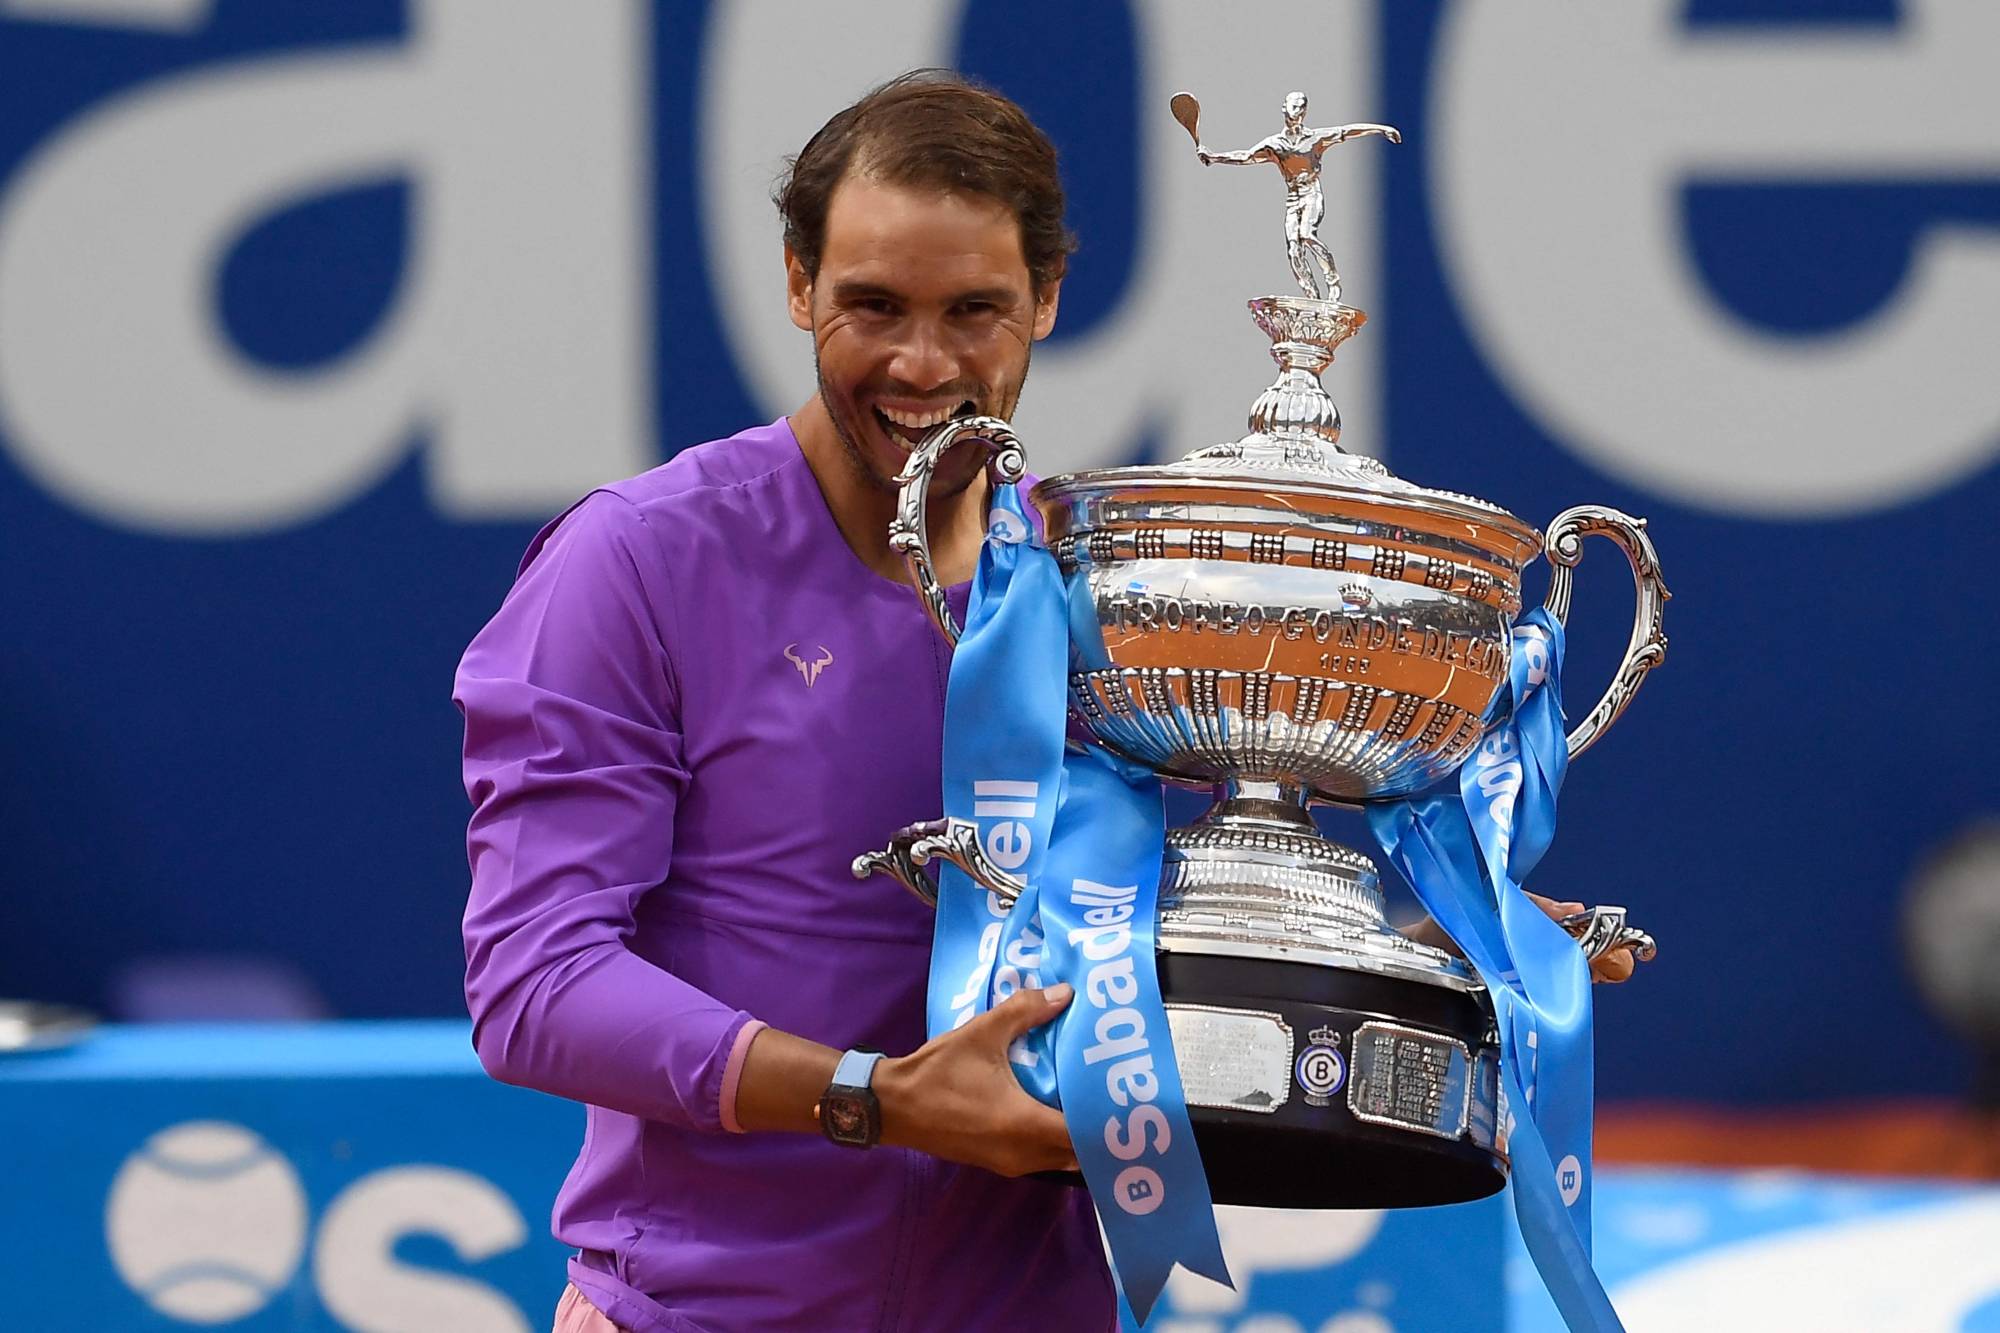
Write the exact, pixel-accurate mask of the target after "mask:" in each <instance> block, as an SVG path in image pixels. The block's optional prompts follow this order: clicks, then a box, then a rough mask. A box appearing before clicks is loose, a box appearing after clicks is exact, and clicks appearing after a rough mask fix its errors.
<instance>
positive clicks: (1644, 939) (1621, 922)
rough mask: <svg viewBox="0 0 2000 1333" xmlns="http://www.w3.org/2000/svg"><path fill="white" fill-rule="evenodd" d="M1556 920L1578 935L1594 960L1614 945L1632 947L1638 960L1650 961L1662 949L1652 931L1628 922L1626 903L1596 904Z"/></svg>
mask: <svg viewBox="0 0 2000 1333" xmlns="http://www.w3.org/2000/svg"><path fill="white" fill-rule="evenodd" d="M1556 924H1557V925H1559V926H1561V927H1562V928H1563V929H1564V930H1566V931H1568V932H1569V933H1570V934H1571V935H1572V936H1574V937H1575V939H1576V944H1577V947H1578V948H1579V949H1582V950H1583V956H1584V958H1585V959H1587V960H1588V961H1590V962H1593V963H1594V962H1596V961H1597V960H1598V959H1600V958H1602V957H1604V955H1605V954H1608V953H1610V952H1611V951H1612V950H1614V949H1630V950H1631V951H1632V960H1633V961H1634V962H1637V963H1650V962H1652V961H1653V959H1654V958H1655V957H1657V956H1658V954H1659V952H1660V949H1659V946H1658V945H1656V944H1654V943H1653V937H1652V936H1651V935H1648V934H1647V933H1646V932H1645V931H1643V930H1640V929H1639V928H1638V927H1637V926H1633V925H1628V924H1627V923H1626V921H1625V909H1624V908H1622V907H1612V906H1609V905H1607V906H1603V907H1592V908H1590V909H1588V910H1587V911H1582V912H1575V913H1572V914H1571V915H1569V916H1566V917H1564V918H1562V919H1561V920H1560V921H1558V922H1557V923H1556Z"/></svg>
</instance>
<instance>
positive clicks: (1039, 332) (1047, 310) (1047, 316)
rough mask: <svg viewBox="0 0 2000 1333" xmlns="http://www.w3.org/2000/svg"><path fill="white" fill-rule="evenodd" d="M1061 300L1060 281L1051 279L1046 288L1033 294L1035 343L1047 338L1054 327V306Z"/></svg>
mask: <svg viewBox="0 0 2000 1333" xmlns="http://www.w3.org/2000/svg"><path fill="white" fill-rule="evenodd" d="M1061 299H1062V279H1061V278H1053V279H1051V280H1050V281H1049V284H1048V285H1047V286H1046V287H1043V288H1042V289H1041V290H1040V291H1038V292H1036V293H1035V341H1036V342H1040V341H1041V340H1042V339H1044V338H1046V337H1048V336H1049V332H1050V330H1052V329H1054V328H1055V326H1056V306H1057V305H1059V304H1060V303H1061Z"/></svg>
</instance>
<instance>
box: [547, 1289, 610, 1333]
mask: <svg viewBox="0 0 2000 1333" xmlns="http://www.w3.org/2000/svg"><path fill="white" fill-rule="evenodd" d="M554 1333H624V1330H623V1329H621V1328H619V1327H618V1325H616V1324H614V1323H612V1322H611V1321H610V1320H609V1319H608V1318H606V1317H605V1315H604V1313H603V1311H601V1310H599V1309H598V1308H597V1307H596V1306H594V1305H592V1304H591V1303H590V1301H589V1300H588V1299H587V1298H586V1297H585V1296H584V1294H583V1293H582V1292H580V1291H578V1290H577V1289H576V1286H575V1284H574V1283H572V1284H571V1285H570V1286H569V1287H568V1288H567V1289H566V1290H565V1291H564V1292H563V1294H562V1301H561V1302H560V1303H559V1304H557V1306H556V1326H555V1330H554Z"/></svg>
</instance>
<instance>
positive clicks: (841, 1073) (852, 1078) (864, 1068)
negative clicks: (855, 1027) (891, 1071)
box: [828, 1051, 882, 1088]
mask: <svg viewBox="0 0 2000 1333" xmlns="http://www.w3.org/2000/svg"><path fill="white" fill-rule="evenodd" d="M881 1059H882V1052H880V1051H848V1052H847V1053H846V1054H844V1055H842V1056H841V1057H840V1063H839V1064H837V1065H835V1066H834V1067H833V1081H832V1083H831V1084H829V1085H828V1086H829V1087H835V1088H866V1087H867V1086H868V1084H869V1082H870V1081H871V1080H872V1079H873V1078H874V1077H875V1066H876V1065H877V1064H878V1063H880V1061H881Z"/></svg>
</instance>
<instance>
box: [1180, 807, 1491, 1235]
mask: <svg viewBox="0 0 2000 1333" xmlns="http://www.w3.org/2000/svg"><path fill="white" fill-rule="evenodd" d="M1221 795H1222V797H1223V799H1221V800H1219V801H1218V802H1217V803H1216V804H1215V805H1214V806H1213V807H1211V809H1210V810H1209V811H1208V813H1207V814H1206V815H1204V816H1203V817H1202V818H1201V819H1200V820H1198V821H1197V822H1195V823H1194V824H1191V825H1188V826H1186V827H1184V828H1177V829H1174V830H1172V831H1171V832H1169V833H1168V835H1167V855H1166V863H1165V865H1164V866H1163V868H1162V874H1161V896H1160V924H1159V948H1160V953H1159V972H1160V991H1161V995H1162V997H1163V998H1164V1000H1165V1002H1166V1008H1167V1018H1168V1022H1169V1023H1170V1025H1171V1026H1172V1029H1173V1037H1174V1054H1175V1062H1176V1064H1177V1065H1178V1066H1179V1068H1180V1073H1181V1082H1182V1086H1183V1090H1184V1092H1185V1094H1186V1099H1187V1104H1188V1109H1189V1115H1190V1117H1191V1119H1192V1120H1193V1122H1194V1127H1195V1138H1196V1141H1197V1142H1199V1143H1200V1145H1201V1152H1202V1162H1203V1164H1204V1166H1205V1168H1206V1170H1207V1172H1208V1179H1209V1190H1210V1193H1211V1194H1212V1195H1213V1196H1214V1198H1215V1200H1216V1202H1218V1203H1237V1204H1249V1205H1255V1206H1263V1207H1273V1208H1384V1207H1422V1206H1427V1205H1432V1204H1444V1203H1461V1202H1464V1201H1466V1200H1470V1199H1478V1198H1484V1197H1485V1196H1486V1195H1489V1194H1491V1193H1493V1192H1494V1191H1496V1190H1498V1189H1499V1188H1500V1187H1501V1186H1502V1185H1503V1184H1505V1183H1506V1178H1507V1167H1506V1160H1505V1156H1504V1153H1503V1151H1502V1150H1501V1149H1500V1147H1499V1146H1498V1145H1497V1143H1496V1134H1495V1129H1496V1125H1497V1123H1498V1120H1499V1115H1498V1109H1499V1108H1498V1106H1497V1104H1496V1103H1497V1098H1498V1069H1499V1052H1498V1049H1497V1044H1496V1038H1495V1035H1494V1032H1493V1019H1492V1014H1491V1010H1490V1008H1489V1006H1488V1004H1487V1003H1486V999H1485V992H1484V991H1483V990H1482V989H1481V988H1480V986H1479V984H1478V982H1477V980H1476V979H1475V978H1474V977H1473V975H1472V974H1471V972H1470V971H1469V970H1468V969H1467V968H1466V966H1465V965H1464V963H1462V962H1461V961H1459V960H1458V959H1456V958H1453V957H1452V956H1450V955H1449V954H1446V953H1444V952H1443V951H1441V950H1438V949H1433V948H1430V947H1428V946H1426V945H1421V944H1418V943H1415V942H1414V941H1411V940H1408V939H1405V938H1404V937H1403V936H1402V935H1400V934H1398V933H1396V932H1395V931H1394V930H1393V929H1392V928H1391V927H1390V926H1389V925H1388V922H1387V920H1386V919H1385V917H1384V915H1383V909H1382V895H1381V890H1380V888H1379V886H1378V883H1377V879H1376V872H1375V866H1374V864H1373V863H1372V862H1371V861H1369V860H1368V858H1367V857H1365V856H1362V855H1361V854H1360V853H1358V852H1355V851H1353V850H1351V849H1349V848H1346V847H1342V846H1340V845H1339V844H1338V843H1334V842H1331V841H1329V840H1328V839H1326V838H1323V837H1321V836H1320V835H1319V833H1318V831H1317V830H1316V829H1315V828H1314V827H1313V825H1312V822H1311V820H1310V819H1309V818H1307V816H1306V812H1305V809H1304V806H1303V804H1302V802H1303V799H1304V793H1303V792H1302V791H1300V790H1299V789H1297V788H1288V787H1283V786H1280V785H1278V784H1276V783H1257V782H1249V781H1239V782H1233V783H1230V784H1228V785H1227V786H1226V787H1225V789H1224V791H1223V792H1222V793H1221Z"/></svg>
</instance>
